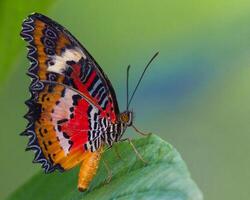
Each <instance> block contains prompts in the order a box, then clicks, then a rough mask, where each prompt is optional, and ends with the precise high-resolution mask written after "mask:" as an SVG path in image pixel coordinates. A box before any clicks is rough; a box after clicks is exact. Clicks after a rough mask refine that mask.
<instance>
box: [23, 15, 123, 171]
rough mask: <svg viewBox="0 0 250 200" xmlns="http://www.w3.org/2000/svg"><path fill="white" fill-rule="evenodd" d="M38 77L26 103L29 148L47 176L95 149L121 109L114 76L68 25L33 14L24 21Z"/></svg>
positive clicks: (33, 73)
mask: <svg viewBox="0 0 250 200" xmlns="http://www.w3.org/2000/svg"><path fill="white" fill-rule="evenodd" d="M21 36H22V37H23V38H24V40H26V41H27V42H28V50H29V51H28V58H29V60H30V61H31V66H30V68H29V70H28V73H27V74H28V75H29V76H30V77H31V78H32V82H31V85H30V92H31V98H30V99H29V100H28V101H27V102H26V104H27V105H28V107H29V111H28V113H27V114H26V116H25V117H26V118H27V119H28V120H29V124H28V126H27V128H26V130H25V131H24V133H23V135H27V136H29V137H30V141H29V143H28V147H27V149H28V150H30V149H32V150H34V151H35V159H34V162H39V163H41V164H42V166H43V168H44V169H45V172H52V171H54V170H55V169H59V170H61V171H63V170H68V169H70V168H72V167H74V166H75V165H76V164H78V163H79V162H81V161H82V160H83V159H84V152H85V151H95V150H96V149H98V148H99V147H100V145H101V136H102V134H104V133H105V130H106V129H107V127H108V125H109V123H114V122H115V121H116V120H117V114H118V113H119V108H118V104H117V100H116V96H115V93H114V89H113V87H112V85H111V84H110V82H109V80H108V78H107V77H106V75H105V74H104V73H103V71H102V70H101V68H100V67H99V66H98V64H97V63H96V62H95V61H94V59H93V58H92V57H91V55H90V54H89V53H88V52H87V50H86V49H85V48H84V47H83V46H82V45H81V44H80V43H79V42H78V41H77V40H76V39H75V38H74V37H73V36H72V35H71V34H70V33H69V32H68V31H67V30H66V29H65V28H63V27H62V26H60V25H59V24H57V23H56V22H54V21H52V20H51V19H49V18H47V17H45V16H43V15H41V14H36V13H35V14H32V15H30V16H29V17H28V18H27V19H26V20H25V21H24V22H23V29H22V31H21Z"/></svg>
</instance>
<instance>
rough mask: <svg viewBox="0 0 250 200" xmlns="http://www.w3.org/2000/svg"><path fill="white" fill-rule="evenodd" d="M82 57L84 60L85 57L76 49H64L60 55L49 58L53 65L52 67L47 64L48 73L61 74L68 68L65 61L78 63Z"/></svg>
mask: <svg viewBox="0 0 250 200" xmlns="http://www.w3.org/2000/svg"><path fill="white" fill-rule="evenodd" d="M82 57H83V58H84V59H86V55H85V54H84V53H83V52H82V51H81V49H79V48H78V47H75V48H74V49H66V50H65V51H64V52H63V53H62V55H60V56H58V55H55V56H51V57H50V58H51V63H53V65H51V64H50V63H49V64H48V65H49V67H48V71H50V72H55V73H59V74H61V73H62V72H63V71H65V70H66V68H67V66H68V65H67V64H66V62H67V61H75V62H78V61H79V60H80V59H81V58H82Z"/></svg>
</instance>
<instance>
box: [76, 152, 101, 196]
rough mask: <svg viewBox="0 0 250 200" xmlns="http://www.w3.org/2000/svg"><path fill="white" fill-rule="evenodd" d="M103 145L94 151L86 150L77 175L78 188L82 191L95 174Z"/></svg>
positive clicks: (86, 187)
mask: <svg viewBox="0 0 250 200" xmlns="http://www.w3.org/2000/svg"><path fill="white" fill-rule="evenodd" d="M102 152H103V147H100V148H99V149H98V150H97V151H95V152H86V153H85V154H84V158H83V161H82V164H81V167H80V172H79V176H78V189H79V191H81V192H83V191H85V190H87V189H88V187H89V184H90V182H91V181H92V179H93V177H94V176H95V174H96V171H97V169H98V166H99V161H100V159H101V154H102Z"/></svg>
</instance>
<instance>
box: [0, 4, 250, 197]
mask: <svg viewBox="0 0 250 200" xmlns="http://www.w3.org/2000/svg"><path fill="white" fill-rule="evenodd" d="M0 11H1V12H0V113H1V114H0V124H1V125H0V199H4V198H5V197H6V196H7V195H8V194H10V193H11V192H12V191H14V190H15V189H16V188H18V187H19V186H20V185H21V184H23V183H24V182H25V181H26V180H27V179H29V178H30V177H31V176H32V175H33V174H34V173H36V172H38V171H41V169H40V166H39V165H37V164H36V165H35V164H32V163H31V160H32V158H33V153H32V152H28V153H27V152H24V149H25V146H26V143H27V138H25V137H20V136H19V133H20V132H22V131H23V130H24V128H25V125H26V121H25V120H24V119H23V117H22V116H23V115H24V114H25V112H26V110H27V108H26V106H25V105H24V101H25V100H26V99H27V98H28V97H29V92H28V85H29V78H28V77H27V76H26V75H25V72H26V71H27V68H28V65H29V64H28V60H27V59H26V49H25V43H24V42H23V41H22V40H21V39H20V37H19V32H20V30H21V23H22V20H23V19H24V18H25V17H26V16H27V15H28V14H29V13H31V12H42V13H44V14H46V15H48V16H50V17H52V18H53V19H55V20H56V21H58V22H59V23H61V24H62V25H64V26H65V27H67V28H68V29H69V30H70V31H71V32H72V33H73V34H74V35H75V36H76V37H77V38H78V39H79V40H80V41H81V42H82V43H83V44H84V45H85V46H86V48H87V49H88V50H89V51H90V52H91V54H92V55H93V56H94V57H95V59H96V60H97V62H98V63H99V64H100V65H101V66H102V68H103V69H104V71H105V72H106V73H107V75H108V77H109V78H110V80H111V82H112V83H113V86H114V88H115V90H116V93H117V96H118V100H119V103H120V109H121V110H123V108H125V78H126V73H125V71H126V66H127V65H128V64H131V65H132V69H131V82H130V85H131V89H132V87H133V86H134V85H135V84H136V81H137V80H138V77H139V75H140V73H141V71H142V70H143V67H144V66H145V64H146V63H147V61H148V60H149V58H150V57H151V56H152V55H153V54H154V53H155V52H156V51H160V55H159V57H158V58H157V59H156V60H155V61H154V63H153V64H152V65H151V68H150V70H149V72H148V73H147V74H146V76H145V78H144V80H143V83H142V85H141V86H140V89H139V91H138V92H137V94H136V96H135V99H134V101H133V103H132V107H133V110H134V112H135V113H136V119H135V124H136V125H137V126H138V127H140V128H141V129H143V130H149V131H152V132H153V133H156V134H158V135H160V136H161V137H162V138H164V139H166V140H167V141H168V142H170V143H171V144H173V145H174V146H175V147H176V148H177V149H178V150H179V151H180V153H181V154H182V156H183V158H184V160H185V161H186V162H187V165H188V167H189V169H190V172H191V174H192V177H193V179H194V180H195V181H196V183H197V184H198V186H199V187H200V188H201V190H202V191H203V193H204V197H205V199H213V200H217V199H218V200H221V199H227V200H235V199H249V196H250V190H249V186H250V170H249V166H250V156H249V154H250V153H249V152H250V145H249V143H250V126H249V122H250V103H249V102H250V58H249V54H250V1H248V0H209V1H200V0H190V1H185V0H182V1H181V0H179V1H167V0H166V1H165V0H155V1H145V0H136V1H134V0H127V1H117V0H106V1H91V0H84V1H83V0H72V1H68V0H56V1H49V0H46V1H44V0H43V1H41V0H40V1H39V0H28V1H24V0H23V1H22V0H17V1H7V0H1V1H0ZM127 134H129V135H131V136H135V133H134V132H133V131H132V130H129V131H128V132H127ZM34 199H35V198H34Z"/></svg>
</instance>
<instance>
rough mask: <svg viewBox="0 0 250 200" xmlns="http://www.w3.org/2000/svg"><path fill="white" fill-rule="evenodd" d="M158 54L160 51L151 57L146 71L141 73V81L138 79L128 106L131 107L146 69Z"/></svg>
mask: <svg viewBox="0 0 250 200" xmlns="http://www.w3.org/2000/svg"><path fill="white" fill-rule="evenodd" d="M158 54H159V52H157V53H156V54H155V55H154V56H153V57H152V58H151V59H150V61H149V62H148V64H147V65H146V67H145V68H144V71H143V72H142V75H141V77H140V79H139V81H138V83H137V85H136V87H135V89H134V92H133V94H132V96H131V97H130V100H129V102H128V106H127V107H129V105H130V103H131V101H132V99H133V97H134V95H135V92H136V90H137V89H138V86H139V85H140V83H141V81H142V78H143V76H144V74H145V72H146V70H147V69H148V67H149V65H150V64H151V63H152V61H153V60H154V59H155V58H156V56H157V55H158Z"/></svg>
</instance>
